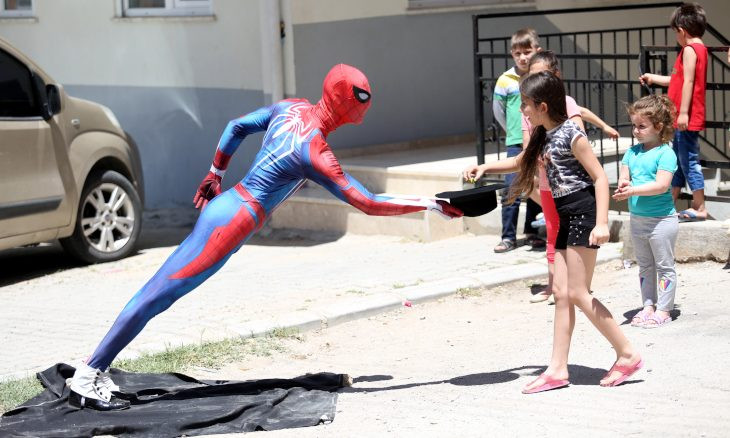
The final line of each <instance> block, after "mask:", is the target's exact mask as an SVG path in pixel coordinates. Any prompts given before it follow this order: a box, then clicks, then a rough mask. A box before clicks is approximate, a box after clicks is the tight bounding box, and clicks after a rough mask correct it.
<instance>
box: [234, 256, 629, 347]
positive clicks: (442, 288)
mask: <svg viewBox="0 0 730 438" xmlns="http://www.w3.org/2000/svg"><path fill="white" fill-rule="evenodd" d="M621 257H622V250H621V248H620V247H610V248H606V249H605V250H604V251H599V253H598V257H597V259H596V265H600V264H604V263H608V262H611V261H613V260H621ZM547 274H548V268H547V263H546V262H545V261H544V260H543V261H542V262H541V263H540V262H530V263H524V264H519V265H513V266H505V267H503V268H497V269H492V270H490V271H488V272H484V273H481V274H474V275H471V276H469V277H452V278H446V279H443V280H439V281H434V282H429V283H422V284H418V285H414V286H407V287H404V288H402V289H397V291H396V292H381V293H377V294H374V295H369V296H366V297H358V298H348V299H344V300H341V301H340V302H338V303H336V304H334V305H332V306H331V307H328V308H327V309H322V310H302V311H296V312H291V313H287V314H284V315H281V316H279V317H276V318H267V319H261V320H256V321H251V322H247V323H245V324H241V325H239V326H237V327H236V330H233V331H234V332H235V333H237V334H238V335H239V336H241V337H244V338H248V337H256V336H262V335H265V334H267V333H270V332H271V331H273V330H275V329H296V330H299V331H300V332H306V331H310V330H318V329H322V328H327V327H332V326H334V325H337V324H342V323H345V322H349V321H353V320H355V319H359V318H365V317H368V316H373V315H379V314H381V313H386V312H390V311H392V310H396V309H399V308H402V307H403V305H404V302H405V301H410V302H411V303H413V304H422V303H426V302H430V301H436V300H438V299H440V298H443V297H447V296H450V295H456V294H457V293H458V292H459V290H460V289H464V288H491V287H495V286H501V285H503V284H507V283H512V282H515V281H519V280H529V279H531V278H537V277H544V276H546V275H547Z"/></svg>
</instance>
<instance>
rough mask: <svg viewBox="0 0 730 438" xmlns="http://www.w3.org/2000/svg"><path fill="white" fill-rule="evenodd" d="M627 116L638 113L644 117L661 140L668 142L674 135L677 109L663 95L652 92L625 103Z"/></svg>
mask: <svg viewBox="0 0 730 438" xmlns="http://www.w3.org/2000/svg"><path fill="white" fill-rule="evenodd" d="M626 112H628V113H629V116H633V115H634V114H638V115H641V116H644V117H646V118H647V119H649V120H650V121H651V123H652V124H653V125H654V128H656V129H658V130H659V137H660V138H661V141H662V142H668V141H669V140H671V139H672V136H673V135H674V127H673V125H674V119H675V117H676V116H677V110H676V108H675V107H674V104H673V103H672V101H671V100H669V98H668V97H667V96H665V95H661V96H660V95H657V94H652V95H649V96H644V97H642V98H641V99H639V100H637V101H636V102H634V103H631V104H628V105H626Z"/></svg>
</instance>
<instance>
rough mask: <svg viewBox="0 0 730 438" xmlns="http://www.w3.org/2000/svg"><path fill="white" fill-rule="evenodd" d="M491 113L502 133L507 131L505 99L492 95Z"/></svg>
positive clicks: (495, 94) (498, 95) (504, 97)
mask: <svg viewBox="0 0 730 438" xmlns="http://www.w3.org/2000/svg"><path fill="white" fill-rule="evenodd" d="M492 112H493V113H494V118H495V119H496V120H497V122H498V123H499V125H500V126H501V127H502V129H503V130H504V131H507V97H506V96H502V95H500V94H497V93H496V92H495V93H494V95H492Z"/></svg>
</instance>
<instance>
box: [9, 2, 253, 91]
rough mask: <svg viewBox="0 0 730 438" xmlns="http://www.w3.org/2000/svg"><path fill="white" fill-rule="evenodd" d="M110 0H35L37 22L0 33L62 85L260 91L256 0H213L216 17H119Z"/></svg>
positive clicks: (15, 22) (11, 26) (12, 26)
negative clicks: (212, 88)
mask: <svg viewBox="0 0 730 438" xmlns="http://www.w3.org/2000/svg"><path fill="white" fill-rule="evenodd" d="M115 2H116V0H103V1H102V0H63V1H58V0H34V7H35V15H36V16H37V17H38V20H37V22H31V21H29V20H10V19H6V20H3V21H2V23H0V35H1V36H2V37H3V38H5V39H7V40H9V41H10V42H11V43H13V44H14V45H15V46H17V47H19V48H20V49H21V50H22V51H24V52H25V53H26V54H28V55H29V56H30V57H31V58H33V59H34V60H35V61H36V62H37V63H38V64H39V65H41V66H42V67H43V69H44V70H46V71H47V72H48V73H49V74H50V75H51V76H53V77H54V78H55V79H56V80H58V81H59V82H61V83H64V84H79V85H120V86H145V87H155V86H163V87H164V86H169V87H216V88H236V89H249V90H261V89H263V86H262V73H261V43H260V38H259V7H258V5H259V3H258V1H257V0H216V1H215V2H214V13H215V16H214V18H210V17H207V18H206V17H196V18H172V17H170V18H146V17H145V18H124V19H120V18H118V17H115V15H116V13H117V11H116V7H115ZM82 17H83V18H82Z"/></svg>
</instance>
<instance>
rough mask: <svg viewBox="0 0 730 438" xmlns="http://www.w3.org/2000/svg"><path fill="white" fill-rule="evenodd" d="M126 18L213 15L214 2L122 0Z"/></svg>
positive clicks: (203, 0) (193, 0)
mask: <svg viewBox="0 0 730 438" xmlns="http://www.w3.org/2000/svg"><path fill="white" fill-rule="evenodd" d="M121 1H122V11H123V13H124V16H125V17H145V16H181V15H182V16H189V15H211V14H212V13H213V5H212V0H121Z"/></svg>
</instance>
